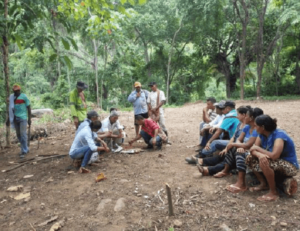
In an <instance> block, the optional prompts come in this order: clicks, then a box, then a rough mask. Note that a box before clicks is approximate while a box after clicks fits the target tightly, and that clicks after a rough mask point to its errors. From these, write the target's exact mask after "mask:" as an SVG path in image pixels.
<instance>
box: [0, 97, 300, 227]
mask: <svg viewBox="0 0 300 231" xmlns="http://www.w3.org/2000/svg"><path fill="white" fill-rule="evenodd" d="M249 104H250V105H251V106H253V107H260V108H262V109H263V110H264V112H265V114H269V115H271V116H273V117H276V118H277V119H278V125H279V127H280V128H283V129H285V130H286V131H287V132H288V133H289V134H290V135H291V136H292V138H293V139H294V142H295V144H296V147H297V153H298V156H299V155H300V137H299V135H298V134H299V131H300V120H299V115H300V107H299V105H300V101H280V102H254V101H253V102H237V106H241V105H249ZM204 106H205V104H204V103H195V104H187V105H185V106H183V107H181V108H168V109H166V110H165V114H166V125H167V128H168V130H169V134H170V139H171V141H172V142H173V144H172V145H171V146H168V147H166V146H164V147H163V149H162V150H161V151H147V152H142V153H140V154H135V155H127V154H112V153H107V154H105V155H104V158H103V159H102V162H101V163H100V166H98V167H97V166H93V167H91V168H90V169H91V170H92V173H91V174H78V173H76V172H75V173H71V174H69V173H68V170H67V167H68V166H69V165H71V164H72V161H71V159H70V158H69V157H68V156H67V157H65V158H54V159H49V160H45V161H40V162H37V163H34V164H27V165H24V166H23V167H20V168H18V169H15V170H13V171H10V172H6V173H2V172H1V173H0V182H1V183H0V230H3V231H4V230H5V231H6V230H11V231H18V230H36V231H40V230H50V228H51V226H52V225H53V224H55V223H56V222H59V221H62V220H63V221H64V222H63V223H64V224H63V227H62V228H61V230H62V231H64V230H75V231H77V230H91V231H92V230H101V231H122V230H126V231H127V230H140V231H141V230H153V231H156V230H160V231H161V230H166V231H172V230H184V231H188V230H239V231H242V230H300V219H299V218H300V216H299V215H300V206H299V199H300V194H299V192H298V193H297V194H296V195H295V196H294V197H292V198H287V197H283V198H280V199H279V200H278V201H276V202H270V203H261V202H258V201H257V200H256V198H257V197H258V196H260V195H262V194H263V193H251V192H249V191H246V192H244V193H240V194H232V193H229V192H227V191H226V190H225V186H226V185H227V184H229V183H233V182H235V180H236V176H232V177H228V178H223V179H215V178H212V177H202V176H201V174H200V173H198V171H197V168H196V167H195V166H190V165H188V164H186V163H185V160H184V159H185V157H187V156H191V155H193V154H195V147H193V146H194V145H196V144H197V143H198V129H199V123H200V122H201V116H202V114H201V113H202V108H203V107H204ZM120 121H121V123H122V124H124V125H125V126H126V127H127V128H126V132H127V134H128V136H129V138H132V137H133V136H134V129H133V113H132V112H124V113H122V116H121V117H120ZM53 126H55V125H53ZM73 138H74V129H73V128H72V126H71V124H68V127H67V129H66V130H64V131H61V132H56V133H55V134H51V137H50V138H47V139H46V141H45V142H43V143H41V144H40V146H39V149H37V142H36V141H34V142H32V143H31V146H30V153H29V155H28V157H27V158H32V157H35V156H36V155H52V154H68V151H69V148H70V146H71V144H72V141H73ZM127 142H128V138H127V139H126V140H125V143H127ZM134 146H136V147H142V146H144V144H143V143H135V144H134ZM18 152H19V148H18V146H17V144H15V145H13V147H12V148H10V149H4V150H2V151H1V152H0V160H1V161H0V170H4V169H8V168H11V167H13V166H15V165H14V163H16V162H18V161H19V159H18V157H17V154H18ZM12 162H14V163H12ZM101 172H103V173H104V174H105V176H106V177H107V179H106V180H105V181H102V182H99V183H95V177H96V175H97V174H98V173H101ZM25 175H33V176H32V177H31V178H27V179H24V178H23V177H24V176H25ZM296 179H297V180H298V182H299V174H298V175H297V176H296ZM165 183H168V184H169V185H170V187H171V190H172V197H173V202H174V212H175V216H174V217H172V216H171V217H169V216H168V205H167V197H166V191H165ZM17 185H23V191H21V192H7V189H8V188H9V187H11V186H17ZM20 193H30V198H28V199H22V200H15V199H13V197H15V196H17V195H19V194H20ZM122 198H123V199H122ZM118 200H119V202H120V201H121V203H120V204H121V205H123V208H122V207H121V208H120V211H115V209H116V208H115V206H116V203H117V201H118ZM53 217H54V218H56V217H57V219H56V220H55V221H53V222H50V223H49V224H45V225H41V226H40V224H41V223H43V222H45V221H47V220H49V219H50V218H53Z"/></svg>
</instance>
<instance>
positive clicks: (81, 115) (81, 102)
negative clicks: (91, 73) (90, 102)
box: [70, 81, 88, 130]
mask: <svg viewBox="0 0 300 231" xmlns="http://www.w3.org/2000/svg"><path fill="white" fill-rule="evenodd" d="M87 88H88V85H87V84H85V83H84V82H82V81H78V82H77V85H76V88H75V89H74V90H73V91H71V92H70V105H71V116H72V117H73V121H74V124H75V127H76V130H77V129H78V126H79V125H80V124H81V123H82V122H83V121H84V119H85V117H86V112H87V106H86V101H85V98H84V93H83V91H84V90H85V89H87Z"/></svg>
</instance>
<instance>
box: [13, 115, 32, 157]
mask: <svg viewBox="0 0 300 231" xmlns="http://www.w3.org/2000/svg"><path fill="white" fill-rule="evenodd" d="M14 125H15V128H16V133H17V137H18V140H19V142H20V144H21V153H22V154H26V153H28V152H29V149H28V145H27V120H24V119H21V118H19V117H15V119H14Z"/></svg>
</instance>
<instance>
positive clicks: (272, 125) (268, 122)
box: [255, 115, 277, 132]
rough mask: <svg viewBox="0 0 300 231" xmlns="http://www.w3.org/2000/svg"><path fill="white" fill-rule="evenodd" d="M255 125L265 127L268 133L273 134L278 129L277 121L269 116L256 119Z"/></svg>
mask: <svg viewBox="0 0 300 231" xmlns="http://www.w3.org/2000/svg"><path fill="white" fill-rule="evenodd" d="M255 123H256V124H257V125H258V126H260V127H261V126H264V128H265V130H266V131H268V132H273V131H274V130H275V129H276V128H277V119H275V118H274V119H272V118H271V117H270V116H268V115H260V116H258V117H256V119H255Z"/></svg>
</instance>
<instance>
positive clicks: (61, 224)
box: [50, 221, 64, 231]
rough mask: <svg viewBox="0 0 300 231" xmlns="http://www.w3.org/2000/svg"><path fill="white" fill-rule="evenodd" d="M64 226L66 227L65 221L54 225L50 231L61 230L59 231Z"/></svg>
mask: <svg viewBox="0 0 300 231" xmlns="http://www.w3.org/2000/svg"><path fill="white" fill-rule="evenodd" d="M63 226H64V221H59V222H56V223H55V224H54V225H52V227H51V229H50V231H56V230H59V229H60V228H62V227H63Z"/></svg>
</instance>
